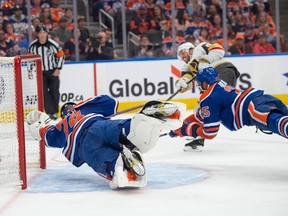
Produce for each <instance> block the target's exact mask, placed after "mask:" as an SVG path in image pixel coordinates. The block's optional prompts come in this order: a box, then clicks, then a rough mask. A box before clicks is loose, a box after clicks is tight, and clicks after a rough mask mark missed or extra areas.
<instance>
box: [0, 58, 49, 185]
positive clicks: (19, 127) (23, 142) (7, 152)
mask: <svg viewBox="0 0 288 216" xmlns="http://www.w3.org/2000/svg"><path fill="white" fill-rule="evenodd" d="M34 109H39V110H41V111H43V109H44V108H43V90H42V71H41V57H40V56H38V55H27V56H15V57H0V188H1V187H8V186H21V187H22V189H26V187H27V172H26V169H27V168H28V167H35V166H37V167H41V168H43V169H44V168H45V167H46V161H45V146H44V144H43V143H39V142H38V141H35V140H33V138H32V137H31V136H30V134H29V133H28V128H27V125H26V123H25V120H26V115H27V114H28V112H30V111H32V110H34Z"/></svg>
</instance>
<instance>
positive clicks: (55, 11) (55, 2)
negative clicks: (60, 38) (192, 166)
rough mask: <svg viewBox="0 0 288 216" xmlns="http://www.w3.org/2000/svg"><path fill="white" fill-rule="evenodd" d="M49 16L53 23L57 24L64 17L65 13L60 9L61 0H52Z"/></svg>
mask: <svg viewBox="0 0 288 216" xmlns="http://www.w3.org/2000/svg"><path fill="white" fill-rule="evenodd" d="M50 10H51V16H52V20H53V21H54V22H59V21H60V19H61V17H63V16H64V14H65V11H64V9H63V8H61V0H52V7H51V8H50Z"/></svg>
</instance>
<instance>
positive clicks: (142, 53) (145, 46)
mask: <svg viewBox="0 0 288 216" xmlns="http://www.w3.org/2000/svg"><path fill="white" fill-rule="evenodd" d="M153 56H154V52H153V45H152V44H151V43H150V41H149V38H148V36H147V35H145V33H144V34H143V35H141V37H140V44H139V47H138V51H137V57H153Z"/></svg>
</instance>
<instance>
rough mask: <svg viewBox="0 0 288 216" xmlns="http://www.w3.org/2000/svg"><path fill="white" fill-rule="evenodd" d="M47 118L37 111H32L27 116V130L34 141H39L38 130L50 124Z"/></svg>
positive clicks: (44, 114)
mask: <svg viewBox="0 0 288 216" xmlns="http://www.w3.org/2000/svg"><path fill="white" fill-rule="evenodd" d="M51 121H52V120H51V119H50V118H49V116H48V115H47V114H46V113H44V112H40V111H38V110H33V111H32V112H29V113H28V114H27V124H28V130H29V132H30V134H31V136H32V137H33V138H34V139H35V140H39V141H40V140H41V139H42V138H41V135H40V129H41V128H42V127H44V126H45V125H49V124H51V123H52V122H51Z"/></svg>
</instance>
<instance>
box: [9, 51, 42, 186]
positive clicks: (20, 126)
mask: <svg viewBox="0 0 288 216" xmlns="http://www.w3.org/2000/svg"><path fill="white" fill-rule="evenodd" d="M27 59H31V60H33V59H35V61H36V71H37V97H38V98H37V99H38V110H40V111H44V96H43V80H42V62H41V56H40V55H25V56H15V57H14V70H15V71H14V76H15V92H16V93H15V94H16V115H17V118H16V119H17V133H18V134H17V137H18V144H19V172H20V173H19V175H20V179H21V181H22V185H21V187H22V190H25V189H26V188H27V167H26V150H25V128H24V119H25V117H24V103H23V90H22V87H23V86H22V69H21V63H22V60H27ZM39 153H40V168H41V169H46V152H45V144H44V142H42V141H40V143H39Z"/></svg>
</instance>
